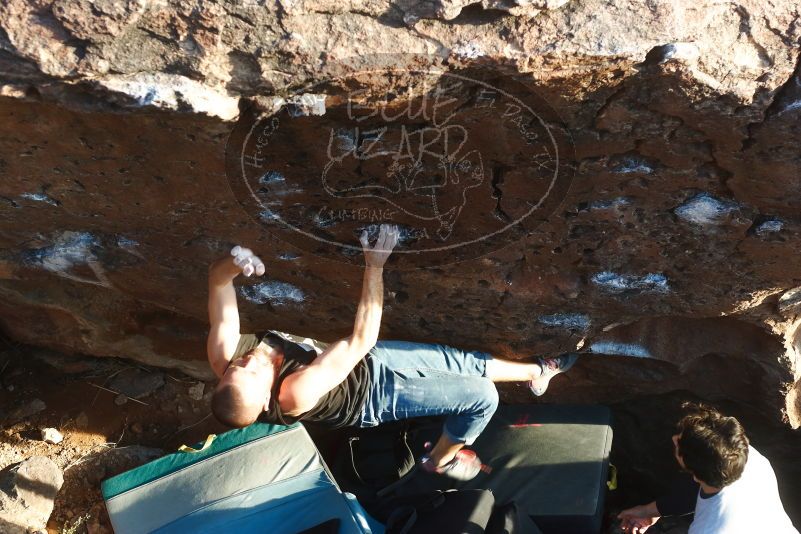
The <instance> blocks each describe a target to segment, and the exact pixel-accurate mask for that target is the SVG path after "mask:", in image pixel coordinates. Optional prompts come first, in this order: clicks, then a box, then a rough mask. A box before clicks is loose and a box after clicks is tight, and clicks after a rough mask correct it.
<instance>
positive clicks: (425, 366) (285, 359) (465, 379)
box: [207, 225, 578, 480]
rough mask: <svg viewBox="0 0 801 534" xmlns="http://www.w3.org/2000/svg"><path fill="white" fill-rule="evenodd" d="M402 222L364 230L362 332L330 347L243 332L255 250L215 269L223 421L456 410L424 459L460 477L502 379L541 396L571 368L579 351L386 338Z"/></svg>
mask: <svg viewBox="0 0 801 534" xmlns="http://www.w3.org/2000/svg"><path fill="white" fill-rule="evenodd" d="M397 242H398V229H397V228H395V227H391V226H388V225H382V226H381V228H380V231H379V235H378V238H377V240H376V242H375V244H374V245H370V243H369V240H368V236H367V233H366V232H365V233H364V234H363V235H362V236H361V245H362V248H363V250H364V258H365V263H366V266H365V270H364V281H363V285H362V293H361V298H360V300H359V305H358V309H357V311H356V319H355V322H354V326H353V333H352V334H351V335H350V336H348V337H346V338H344V339H340V340H338V341H336V342H334V343H331V344H330V345H328V346H327V347H325V348H324V349H320V348H319V347H316V346H315V345H316V343H315V342H313V341H312V340H308V339H306V340H301V339H299V338H295V337H294V336H290V335H288V334H283V333H280V332H276V331H267V332H264V333H258V334H240V331H239V312H238V309H237V302H236V292H235V290H234V285H233V280H234V278H236V277H237V276H238V275H239V274H240V273H242V274H244V275H245V276H250V275H257V276H259V275H261V274H263V273H264V271H265V268H264V264H263V263H262V262H261V260H260V259H259V258H258V257H257V256H255V255H254V254H253V253H252V252H251V251H250V250H249V249H246V248H241V247H236V248H235V249H234V250H233V251H232V254H234V255H233V256H229V257H225V258H222V259H220V260H218V261H216V262H214V263H213V264H212V265H211V267H210V268H209V303H208V306H209V321H210V323H211V328H210V331H209V337H208V344H207V350H208V358H209V363H210V364H211V367H212V369H213V370H214V372H215V374H216V375H217V376H218V377H219V378H220V382H219V384H218V385H217V387H216V388H215V390H214V395H213V397H212V411H213V413H214V415H215V417H216V418H217V419H218V420H219V421H220V422H221V423H223V424H226V425H228V426H231V427H244V426H247V425H249V424H251V423H253V422H254V421H256V420H257V419H259V420H263V421H267V422H271V423H275V424H291V423H294V422H295V421H308V422H315V423H318V424H322V425H326V426H328V427H331V428H340V427H344V426H359V427H369V426H375V425H378V424H379V423H383V422H387V421H394V420H400V419H407V418H412V417H422V416H439V415H444V416H447V418H446V420H445V424H444V428H443V433H442V436H441V437H440V439H439V441H438V442H437V443H436V445H434V447H433V448H431V449H430V450H429V451H428V452H427V454H426V455H425V456H423V457H422V458H421V459H420V463H419V466H420V468H421V469H423V470H425V471H429V472H433V473H438V474H441V475H444V476H448V477H451V478H455V479H459V480H469V479H471V478H473V477H474V476H475V475H477V474H478V472H479V471H480V468H481V462H480V461H479V460H478V458H477V457H476V455H475V453H473V452H472V451H468V450H466V449H464V448H463V447H464V446H465V445H470V444H472V443H473V441H474V440H475V439H476V438H477V437H478V436H479V434H480V433H481V432H482V430H483V429H484V427H485V426H486V425H487V423H488V422H489V420H490V418H491V417H492V415H493V413H494V412H495V409H496V407H497V405H498V392H497V390H496V389H495V386H494V385H493V382H506V381H527V382H529V386H530V388H531V390H532V392H533V393H534V394H535V395H542V394H543V393H545V390H546V388H547V387H548V383H549V381H550V379H551V378H552V377H553V376H555V375H556V374H558V373H561V372H564V371H566V370H567V369H569V368H570V367H571V366H572V365H573V363H574V362H575V361H576V359H577V357H578V356H577V355H575V354H565V355H562V356H559V357H557V358H551V359H544V358H539V359H537V360H536V361H535V362H532V363H521V362H512V361H505V360H501V359H497V358H493V357H492V356H490V355H489V354H487V353H484V352H477V351H465V350H460V349H456V348H453V347H449V346H445V345H429V344H421V343H411V342H406V341H378V334H379V329H380V326H381V314H382V309H383V302H384V287H383V268H384V264H385V263H386V261H387V259H388V258H389V256H390V254H391V253H392V250H393V249H394V247H395V245H396V244H397Z"/></svg>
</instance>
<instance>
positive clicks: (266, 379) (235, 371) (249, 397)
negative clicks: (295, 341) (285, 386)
mask: <svg viewBox="0 0 801 534" xmlns="http://www.w3.org/2000/svg"><path fill="white" fill-rule="evenodd" d="M274 379H275V365H274V362H273V358H272V357H271V354H270V353H267V352H265V351H263V350H259V349H254V350H252V351H250V352H248V353H247V354H245V355H243V356H242V357H241V358H238V359H236V360H234V361H233V362H232V363H231V365H230V366H229V367H228V369H227V370H226V371H225V375H223V378H222V380H220V383H221V384H222V383H223V381H225V382H227V383H228V384H230V385H231V386H233V387H234V388H236V389H238V390H239V391H240V392H241V395H242V399H243V402H244V403H245V404H246V405H247V406H248V407H250V408H251V410H255V409H258V411H259V412H261V411H262V410H266V409H267V407H268V406H269V403H270V391H271V389H272V386H273V380H274Z"/></svg>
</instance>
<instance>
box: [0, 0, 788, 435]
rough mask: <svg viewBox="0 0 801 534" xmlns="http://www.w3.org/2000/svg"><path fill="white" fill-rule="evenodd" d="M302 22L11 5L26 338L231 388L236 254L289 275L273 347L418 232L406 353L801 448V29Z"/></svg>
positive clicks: (281, 12) (412, 250)
mask: <svg viewBox="0 0 801 534" xmlns="http://www.w3.org/2000/svg"><path fill="white" fill-rule="evenodd" d="M270 6H271V7H265V5H263V3H261V2H255V1H246V2H235V3H230V2H222V1H217V0H210V1H203V2H200V1H198V2H195V1H192V0H169V1H160V2H156V1H148V0H130V1H125V2H112V1H103V2H100V1H95V2H88V1H87V0H55V1H53V0H36V1H33V2H32V1H30V0H8V1H6V2H3V4H2V5H0V27H1V28H2V31H0V72H2V74H0V84H2V87H1V88H0V94H2V95H4V96H3V97H0V116H2V122H1V123H0V128H1V129H2V135H0V158H2V159H0V174H1V175H2V182H0V243H1V244H2V247H1V248H2V251H0V296H1V297H2V298H0V325H1V326H2V330H3V331H4V332H5V333H7V334H8V335H10V336H11V337H13V338H15V339H17V340H19V341H23V342H26V343H31V344H36V345H44V346H48V347H52V348H55V349H58V350H63V351H67V352H80V353H87V354H95V355H98V356H120V357H127V358H134V359H136V360H139V361H142V362H145V363H149V364H155V365H162V366H166V367H177V368H181V369H183V370H185V371H187V372H189V373H192V374H194V375H195V376H198V377H203V376H207V375H208V373H209V371H208V368H207V366H206V364H205V362H204V336H205V332H206V323H205V297H206V289H205V274H206V266H207V264H208V263H209V262H210V261H211V260H212V259H214V258H215V257H217V256H219V255H222V254H225V253H227V251H228V250H229V249H230V247H231V246H233V245H234V244H237V243H242V244H246V245H247V246H250V247H251V248H253V249H254V250H256V251H257V252H258V253H259V254H260V255H261V256H262V258H264V259H265V260H267V263H268V265H267V274H266V275H265V277H264V278H263V279H260V280H255V281H247V282H245V283H244V285H243V286H242V287H241V292H240V307H241V310H242V314H243V323H244V327H245V328H261V327H268V326H269V327H274V328H277V329H282V330H287V331H290V332H296V333H299V334H303V335H307V336H312V337H318V338H321V339H323V340H331V339H333V338H335V337H336V336H341V335H343V334H346V333H348V332H349V328H350V327H351V321H352V317H353V313H354V311H355V303H356V299H357V298H358V293H359V286H360V282H359V281H360V277H361V272H360V269H359V262H360V257H359V254H360V252H359V249H358V248H357V247H356V246H355V245H357V241H356V235H357V234H358V233H359V232H360V231H361V230H362V229H363V228H365V227H369V226H370V225H372V224H376V223H379V222H395V223H397V224H400V225H401V226H402V228H403V229H404V240H403V243H402V246H401V249H400V251H399V254H397V255H396V258H395V259H394V260H393V265H391V266H390V267H389V268H388V271H387V273H386V285H387V293H388V297H387V306H386V313H385V319H384V328H383V331H382V335H383V336H384V337H395V338H407V339H412V340H421V341H438V342H447V343H451V344H455V345H459V346H465V347H476V348H481V349H485V350H490V351H493V352H494V353H496V354H500V355H506V356H512V357H523V356H528V355H531V354H534V353H538V354H540V353H542V354H556V353H558V352H561V351H566V350H574V349H576V347H577V346H579V347H581V348H582V349H583V350H586V351H587V352H588V353H591V354H592V356H591V357H587V358H584V359H583V360H582V361H581V362H580V363H579V365H578V366H577V367H576V372H575V376H576V379H575V380H572V381H568V380H564V381H563V382H562V381H557V382H555V387H554V390H555V393H554V395H561V396H563V397H564V398H572V399H583V400H599V401H611V400H615V399H621V398H626V396H631V395H634V394H637V393H639V392H642V391H655V390H656V391H669V390H672V389H678V388H686V389H691V390H693V391H694V392H695V393H696V394H698V395H699V396H701V397H702V398H726V399H731V400H735V401H737V402H740V403H743V404H747V405H750V406H752V407H753V409H754V410H756V411H758V412H760V413H763V414H765V415H766V416H767V417H769V418H770V419H771V420H773V421H775V422H776V423H777V424H781V422H782V421H783V420H784V421H785V422H786V421H789V422H790V423H791V424H792V425H793V426H796V427H797V426H798V425H799V424H801V406H799V404H801V401H799V398H801V393H800V392H799V390H800V389H801V381H798V379H799V371H798V370H797V358H798V354H799V350H800V349H801V335H798V334H797V332H798V327H799V324H801V306H799V305H798V303H799V302H801V299H799V298H798V295H799V294H801V293H799V290H798V289H796V288H797V287H798V286H801V258H799V253H798V250H799V248H800V246H801V218H799V213H801V148H800V147H799V144H798V139H799V133H801V126H799V125H800V124H801V122H800V121H799V116H801V64H800V63H799V57H800V55H801V48H800V47H799V44H798V43H799V37H801V17H799V11H798V6H797V4H796V3H795V2H790V1H787V0H782V1H777V2H772V3H765V2H759V1H757V0H753V1H744V2H739V3H736V4H733V3H719V2H712V1H704V0H702V1H700V2H699V1H692V2H690V1H689V0H687V1H684V0H681V1H677V2H645V3H643V2H634V1H627V0H613V1H611V2H600V1H595V0H588V1H582V2H564V1H541V2H516V1H495V0H486V1H483V2H480V3H468V2H462V1H445V0H443V1H426V2H411V1H399V0H386V1H382V0H375V1H373V0H370V1H367V2H363V3H344V4H343V3H342V2H328V1H322V2H319V1H315V2H311V1H304V0H293V1H289V0H280V1H279V2H277V3H276V4H275V5H274V6H273V5H272V4H270ZM240 110H243V111H242V113H241V114H240ZM226 143H227V147H226ZM226 148H227V150H226ZM401 251H403V252H402V253H400V252H401ZM794 381H795V385H794V386H793V385H792V384H793V383H794Z"/></svg>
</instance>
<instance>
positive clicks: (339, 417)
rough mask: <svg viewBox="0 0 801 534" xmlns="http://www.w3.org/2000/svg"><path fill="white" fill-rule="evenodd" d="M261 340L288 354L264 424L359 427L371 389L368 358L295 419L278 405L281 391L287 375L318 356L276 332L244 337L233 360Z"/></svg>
mask: <svg viewBox="0 0 801 534" xmlns="http://www.w3.org/2000/svg"><path fill="white" fill-rule="evenodd" d="M261 341H264V342H265V343H267V344H269V345H270V346H271V347H274V348H276V349H278V350H280V351H281V352H282V353H283V354H284V360H283V362H281V367H280V369H279V370H278V376H277V377H276V379H275V381H274V382H273V387H272V389H271V393H270V409H269V411H266V412H262V414H261V416H259V420H260V421H264V422H268V423H273V424H280V425H291V424H292V423H294V422H296V421H305V422H310V423H318V424H320V425H321V426H326V427H329V428H342V427H344V426H356V425H358V424H359V420H360V418H361V415H362V409H363V408H364V403H365V400H366V399H367V390H368V388H369V386H370V372H369V370H368V367H367V364H366V363H365V361H364V358H362V359H361V360H359V363H357V364H356V366H355V367H354V368H353V370H351V372H350V373H349V374H348V376H347V378H346V379H345V380H344V381H342V382H341V383H339V384H338V385H337V386H336V387H335V388H334V389H332V390H331V391H329V392H328V393H326V394H325V395H323V396H322V397H320V400H318V401H317V404H315V405H314V407H313V408H312V409H311V410H309V411H308V412H305V413H303V414H301V415H300V416H297V417H292V416H290V415H286V414H284V413H283V412H282V411H281V407H280V406H279V405H278V392H279V391H280V389H281V384H282V383H283V381H284V379H285V378H286V377H287V376H289V375H291V374H292V373H294V372H295V371H297V370H298V369H300V368H301V367H303V366H305V365H309V364H310V363H311V362H312V361H314V359H315V358H316V357H317V353H316V352H315V351H314V350H313V349H311V348H309V349H306V348H304V346H302V345H300V344H298V343H294V342H292V341H290V340H288V339H285V338H284V337H282V336H279V335H278V334H276V333H274V332H262V333H259V334H243V335H242V336H240V338H239V344H238V345H237V347H236V351H235V352H234V357H233V358H232V361H233V360H235V359H236V358H239V357H240V356H242V355H243V354H245V353H246V352H248V351H250V350H252V349H254V348H255V347H256V346H258V344H259V343H260V342H261Z"/></svg>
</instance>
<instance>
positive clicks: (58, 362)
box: [0, 338, 801, 534]
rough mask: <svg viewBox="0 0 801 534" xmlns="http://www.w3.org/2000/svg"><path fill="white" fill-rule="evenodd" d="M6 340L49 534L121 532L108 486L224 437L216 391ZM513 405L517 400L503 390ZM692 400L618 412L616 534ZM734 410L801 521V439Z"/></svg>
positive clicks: (10, 419)
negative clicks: (58, 478)
mask: <svg viewBox="0 0 801 534" xmlns="http://www.w3.org/2000/svg"><path fill="white" fill-rule="evenodd" d="M0 341H2V343H3V344H4V345H2V346H0V470H1V469H3V468H5V467H7V466H9V465H11V464H15V463H17V462H20V461H22V460H24V459H26V458H29V457H31V456H35V455H41V456H46V457H48V458H50V459H51V460H53V461H54V462H55V463H56V464H57V465H58V466H59V467H60V468H61V469H62V471H63V473H64V485H63V486H62V488H61V490H60V491H59V493H58V495H57V496H56V500H55V507H54V510H53V513H52V515H51V516H50V519H49V522H48V525H47V527H48V528H47V530H48V532H49V533H50V534H83V533H89V534H96V533H110V532H112V529H111V525H110V522H109V518H108V515H107V513H106V509H105V505H104V504H103V499H102V496H101V493H100V483H101V482H102V481H103V480H105V479H106V478H109V477H111V476H113V475H116V474H118V473H121V472H123V471H126V470H128V469H131V468H134V467H136V466H138V465H141V464H143V463H146V462H147V461H149V460H151V459H153V458H156V457H159V456H161V455H162V454H166V453H169V452H172V451H175V450H176V449H177V448H178V447H179V446H181V445H182V444H194V443H197V442H201V441H203V440H204V439H205V438H206V436H207V435H208V434H211V433H221V432H224V431H225V428H224V427H222V426H221V425H219V424H218V423H216V422H215V421H214V420H213V417H211V415H210V408H209V404H210V397H211V388H212V384H211V383H205V384H203V383H200V382H198V381H197V380H196V379H193V378H191V377H188V376H186V375H183V374H181V373H179V372H176V371H170V370H165V369H156V368H148V367H145V366H142V365H139V364H135V363H132V362H130V361H125V360H120V359H114V358H107V359H104V358H78V357H74V356H64V355H60V354H58V353H53V352H50V351H45V350H39V349H33V348H30V347H25V346H16V345H14V344H11V343H9V342H7V341H3V340H2V338H0ZM159 375H160V376H159ZM126 377H128V378H130V380H128V387H130V386H131V384H133V386H141V385H142V384H145V386H146V387H145V388H144V389H145V390H147V389H148V388H149V389H152V390H153V391H152V392H147V391H145V393H143V394H142V395H141V396H140V397H139V398H130V397H125V396H124V395H119V392H117V391H116V390H114V387H115V384H117V383H118V382H119V381H120V380H121V379H123V378H126ZM154 384H156V386H157V387H154ZM201 384H202V386H201ZM201 387H202V390H203V391H202V392H201V391H200V389H201ZM134 389H135V388H134ZM140 389H141V388H140ZM504 397H507V400H508V399H509V398H510V396H509V395H504V391H503V390H502V391H501V398H502V400H503V399H504ZM34 399H40V400H41V401H43V402H44V405H45V408H44V409H42V410H41V411H39V412H38V413H35V414H34V415H31V416H27V417H24V418H23V419H22V420H19V421H14V414H15V412H16V413H18V411H19V409H21V408H25V407H28V406H31V405H33V401H34ZM683 400H692V399H691V398H690V397H688V395H687V394H684V393H681V392H677V393H674V394H669V395H655V396H653V397H648V398H642V399H637V401H636V402H626V403H621V404H619V405H613V406H612V411H613V417H614V419H615V429H614V432H615V438H614V439H615V443H614V446H613V449H612V462H613V463H614V464H615V465H616V467H617V470H618V482H619V488H618V490H617V491H614V492H610V494H609V495H608V497H607V503H606V516H607V521H606V528H605V531H606V532H607V533H609V534H618V533H619V532H620V531H619V529H618V528H617V527H616V524H615V521H614V520H613V519H612V518H613V517H614V515H615V514H616V513H617V511H619V510H621V509H622V508H624V507H627V506H632V505H634V504H641V503H644V502H647V501H649V500H651V499H652V498H653V497H655V496H656V495H658V494H659V493H660V492H661V491H662V490H663V488H664V487H665V485H666V484H667V482H666V481H667V480H668V478H669V477H670V476H671V474H672V473H673V472H675V471H676V466H675V465H674V464H675V462H673V461H672V457H671V453H670V448H669V445H668V444H669V436H670V434H671V432H672V428H673V423H674V422H675V420H676V419H675V418H676V416H677V415H676V414H678V410H679V407H680V405H681V402H682V401H683ZM731 409H732V411H731V412H730V413H732V415H736V416H737V417H738V418H740V419H741V421H743V423H744V424H745V425H746V429H747V430H748V431H749V435H750V431H751V429H753V430H754V433H755V434H756V435H757V438H758V439H756V440H754V441H755V444H756V445H757V448H759V449H760V450H762V451H763V453H765V454H766V456H768V458H769V459H771V461H772V462H773V464H774V468H775V469H776V472H777V475H778V477H779V484H780V488H781V490H782V498H783V499H784V504H785V507H786V508H787V510H788V513H790V515H791V517H793V518H794V519H795V520H798V519H799V513H798V512H799V511H801V503H799V502H793V501H798V493H799V490H800V489H801V488H799V485H801V482H800V481H801V477H799V476H797V475H799V474H801V473H799V469H798V466H797V464H798V462H797V460H796V459H795V458H796V457H795V455H794V454H792V452H793V450H795V451H797V450H801V435H798V434H797V433H792V432H791V431H789V430H786V431H782V432H778V433H777V431H776V430H775V429H773V428H767V427H766V428H762V429H761V428H760V427H759V425H760V422H759V421H748V420H747V417H746V416H744V415H743V414H738V413H737V408H736V407H732V408H731ZM674 412H675V414H674ZM654 413H657V414H660V417H653V414H654ZM47 427H51V428H56V429H58V430H59V431H60V432H61V433H62V434H63V436H64V440H63V441H62V442H61V443H59V444H49V443H46V442H44V441H42V439H41V429H43V428H47ZM662 449H664V451H662ZM655 458H662V459H663V460H664V461H657V460H655ZM688 524H689V520H688V519H686V518H685V519H671V520H667V519H664V520H662V521H660V522H659V523H657V525H656V526H655V527H654V528H652V530H651V532H653V533H654V534H680V533H685V532H686V531H687V526H688Z"/></svg>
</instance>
